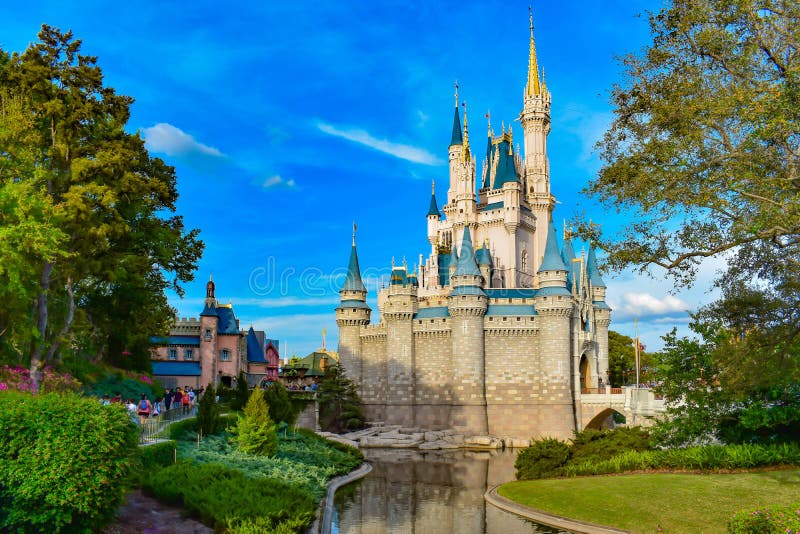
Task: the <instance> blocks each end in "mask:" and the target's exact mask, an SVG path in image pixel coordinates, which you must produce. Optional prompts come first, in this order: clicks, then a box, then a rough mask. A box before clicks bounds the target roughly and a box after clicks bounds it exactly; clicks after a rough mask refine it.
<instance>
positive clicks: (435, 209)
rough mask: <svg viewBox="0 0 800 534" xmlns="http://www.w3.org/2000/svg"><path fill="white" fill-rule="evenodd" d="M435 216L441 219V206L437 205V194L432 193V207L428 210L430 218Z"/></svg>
mask: <svg viewBox="0 0 800 534" xmlns="http://www.w3.org/2000/svg"><path fill="white" fill-rule="evenodd" d="M431 215H435V216H436V217H441V215H439V206H438V204H436V193H434V192H433V191H431V205H430V207H429V208H428V216H429V217H430V216H431Z"/></svg>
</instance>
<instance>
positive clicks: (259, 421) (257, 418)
mask: <svg viewBox="0 0 800 534" xmlns="http://www.w3.org/2000/svg"><path fill="white" fill-rule="evenodd" d="M231 431H232V433H234V434H235V435H236V439H237V442H238V444H239V450H240V451H242V452H245V453H248V454H259V455H265V456H272V455H274V454H275V452H277V450H278V433H277V431H276V430H275V424H274V423H273V422H272V419H270V417H269V409H268V408H267V403H266V402H264V392H263V391H262V390H261V389H259V388H256V389H255V390H254V391H253V393H252V394H251V395H250V400H248V401H247V405H246V406H245V407H244V416H243V417H240V418H239V420H238V421H237V423H236V426H235V427H233V428H232V429H231Z"/></svg>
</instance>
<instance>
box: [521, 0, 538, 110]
mask: <svg viewBox="0 0 800 534" xmlns="http://www.w3.org/2000/svg"><path fill="white" fill-rule="evenodd" d="M528 13H529V15H530V22H531V25H530V27H531V45H530V47H531V49H530V57H529V58H528V85H526V86H525V95H526V96H533V95H540V94H542V87H541V84H540V83H539V65H538V63H537V62H536V43H535V42H534V41H533V8H532V7H531V6H528Z"/></svg>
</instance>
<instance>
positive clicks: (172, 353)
mask: <svg viewBox="0 0 800 534" xmlns="http://www.w3.org/2000/svg"><path fill="white" fill-rule="evenodd" d="M169 359H170V360H177V359H178V351H177V350H175V349H169Z"/></svg>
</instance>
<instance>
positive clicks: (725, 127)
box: [583, 0, 800, 283]
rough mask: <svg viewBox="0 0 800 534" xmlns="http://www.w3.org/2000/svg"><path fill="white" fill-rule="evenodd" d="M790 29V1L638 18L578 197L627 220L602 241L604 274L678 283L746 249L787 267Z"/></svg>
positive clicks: (793, 67) (716, 4)
mask: <svg viewBox="0 0 800 534" xmlns="http://www.w3.org/2000/svg"><path fill="white" fill-rule="evenodd" d="M798 20H800V4H799V3H797V2H796V1H794V0H764V1H762V0H758V1H756V0H741V1H737V2H730V1H729V0H672V1H670V2H668V4H667V6H666V7H665V8H663V9H662V10H661V11H660V12H658V13H654V14H651V15H650V27H651V32H652V36H653V42H652V44H651V45H650V46H649V47H648V48H646V49H645V50H644V51H643V52H642V53H640V54H639V55H629V56H627V57H625V58H624V61H623V63H624V66H625V68H626V74H627V77H626V81H625V82H624V83H623V84H622V85H616V86H615V87H614V88H613V91H612V102H613V104H614V106H615V109H614V120H613V123H612V124H611V127H610V129H609V130H608V132H606V134H605V136H604V138H603V140H602V141H601V142H600V144H599V147H600V149H601V157H602V159H603V160H604V167H603V168H602V169H601V171H600V173H599V176H598V177H597V179H595V180H593V181H592V182H591V183H590V185H589V187H588V192H589V193H590V194H593V195H596V196H597V197H598V198H599V199H600V200H601V201H602V202H603V203H604V204H605V205H606V206H608V207H610V208H615V209H616V210H618V211H624V212H625V213H626V214H630V216H631V217H632V219H631V221H630V223H629V224H628V225H627V227H626V228H625V230H624V231H623V232H622V234H621V235H620V236H618V238H617V239H614V240H604V241H603V243H602V248H604V249H605V250H607V251H608V262H609V264H610V265H611V266H612V267H614V268H622V267H626V266H629V265H635V266H638V267H639V268H640V269H643V270H644V269H647V268H648V267H650V266H652V265H658V266H661V267H664V268H666V269H667V270H668V273H669V274H670V275H672V276H673V277H674V278H675V279H676V280H677V281H679V282H680V283H689V282H691V281H692V280H693V277H694V274H695V268H696V265H697V264H698V262H699V260H701V259H702V258H705V257H709V256H715V255H718V254H720V253H723V252H726V251H733V250H747V249H749V248H750V247H752V246H753V245H756V244H765V245H768V246H770V247H774V248H777V249H783V250H785V251H787V253H788V254H787V255H788V257H789V258H791V261H793V262H797V259H798V250H800V131H799V130H798V124H800V24H798ZM583 231H584V232H589V228H587V227H586V226H584V227H583ZM595 237H598V236H595Z"/></svg>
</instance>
